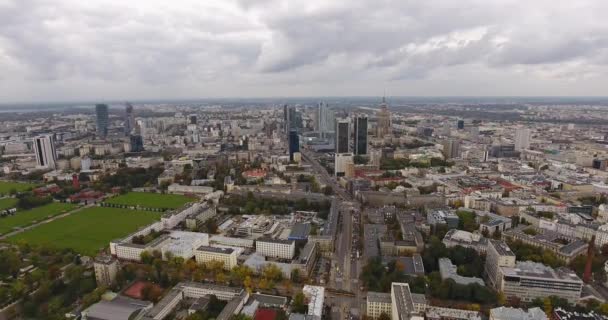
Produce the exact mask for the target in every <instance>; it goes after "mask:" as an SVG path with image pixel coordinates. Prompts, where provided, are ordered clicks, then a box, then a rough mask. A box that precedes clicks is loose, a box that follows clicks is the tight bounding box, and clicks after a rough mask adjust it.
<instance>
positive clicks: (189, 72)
mask: <svg viewBox="0 0 608 320" xmlns="http://www.w3.org/2000/svg"><path fill="white" fill-rule="evenodd" d="M607 12H608V1H606V0H576V1H572V0H444V1H440V0H424V1H420V0H412V1H410V0H394V1H392V0H302V1H299V0H291V1H281V0H276V1H275V0H191V1H190V0H172V1H161V0H129V1H125V0H103V1H102V0H86V1H85V0H0V102H28V101H78V100H87V101H89V100H112V99H136V98H137V99H156V98H169V99H171V98H204V97H268V96H279V97H280V96H320V95H322V96H350V95H369V96H376V95H382V93H383V92H384V91H386V92H387V94H388V95H393V96H396V95H403V96H451V95H465V96H488V95H489V96H491V95H603V96H606V95H608V92H606V88H607V86H606V84H607V83H608V68H607V64H608V19H606V13H607Z"/></svg>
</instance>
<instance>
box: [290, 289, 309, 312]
mask: <svg viewBox="0 0 608 320" xmlns="http://www.w3.org/2000/svg"><path fill="white" fill-rule="evenodd" d="M305 300H306V297H304V294H303V293H302V292H298V293H296V295H295V296H294V297H293V301H292V302H291V311H292V312H294V313H304V314H305V313H306V312H307V311H308V306H307V305H306V301H305Z"/></svg>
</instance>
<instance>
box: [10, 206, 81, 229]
mask: <svg viewBox="0 0 608 320" xmlns="http://www.w3.org/2000/svg"><path fill="white" fill-rule="evenodd" d="M74 208H76V206H75V205H73V204H69V203H58V202H53V203H49V204H47V205H44V206H42V207H38V208H34V209H31V210H26V211H19V212H18V213H17V214H15V215H14V216H8V217H5V218H0V234H5V233H8V232H9V231H11V230H13V228H15V227H26V226H29V225H30V224H32V223H34V222H36V221H41V220H44V219H45V218H47V217H49V216H56V215H59V214H62V213H64V212H67V211H70V210H72V209H74Z"/></svg>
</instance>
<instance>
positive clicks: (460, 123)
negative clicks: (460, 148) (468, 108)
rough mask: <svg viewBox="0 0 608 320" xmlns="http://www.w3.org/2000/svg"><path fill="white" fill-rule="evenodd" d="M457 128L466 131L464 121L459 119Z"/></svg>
mask: <svg viewBox="0 0 608 320" xmlns="http://www.w3.org/2000/svg"><path fill="white" fill-rule="evenodd" d="M456 128H458V130H462V129H464V120H462V119H458V121H457V122H456Z"/></svg>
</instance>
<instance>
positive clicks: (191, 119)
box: [188, 114, 197, 124]
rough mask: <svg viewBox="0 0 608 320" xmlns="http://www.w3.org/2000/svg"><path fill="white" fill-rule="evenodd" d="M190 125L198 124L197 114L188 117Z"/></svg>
mask: <svg viewBox="0 0 608 320" xmlns="http://www.w3.org/2000/svg"><path fill="white" fill-rule="evenodd" d="M188 123H189V124H196V123H197V118H196V115H195V114H191V115H189V116H188Z"/></svg>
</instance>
